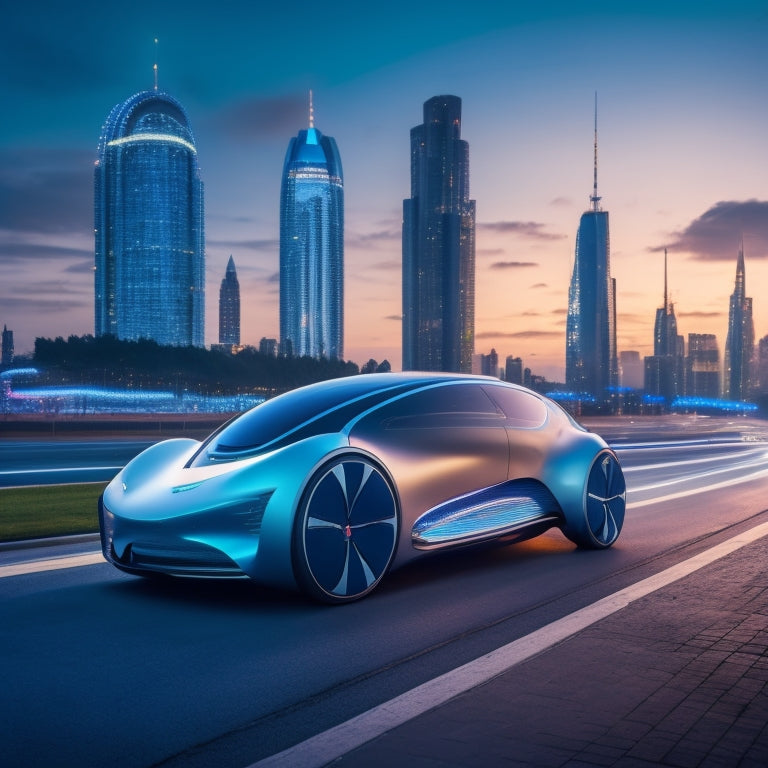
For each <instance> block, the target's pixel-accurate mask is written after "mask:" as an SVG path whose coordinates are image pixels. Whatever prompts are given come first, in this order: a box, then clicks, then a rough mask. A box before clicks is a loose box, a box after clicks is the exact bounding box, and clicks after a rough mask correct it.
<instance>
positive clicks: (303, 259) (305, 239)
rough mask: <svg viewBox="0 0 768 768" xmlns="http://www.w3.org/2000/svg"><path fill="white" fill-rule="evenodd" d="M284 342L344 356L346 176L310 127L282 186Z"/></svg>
mask: <svg viewBox="0 0 768 768" xmlns="http://www.w3.org/2000/svg"><path fill="white" fill-rule="evenodd" d="M280 346H281V349H282V350H283V351H284V352H288V351H290V353H291V354H294V355H299V356H310V357H317V358H320V357H326V358H329V359H338V360H340V359H342V357H343V354H344V180H343V173H342V169H341V157H340V156H339V150H338V148H337V147H336V142H335V141H334V140H333V139H332V138H331V137H330V136H324V135H323V134H322V133H320V131H319V130H317V128H315V117H314V104H313V102H312V91H310V92H309V127H308V128H307V129H306V130H301V131H299V133H298V136H295V137H294V138H292V139H291V141H290V143H289V144H288V151H287V152H286V155H285V163H284V165H283V177H282V186H281V191H280Z"/></svg>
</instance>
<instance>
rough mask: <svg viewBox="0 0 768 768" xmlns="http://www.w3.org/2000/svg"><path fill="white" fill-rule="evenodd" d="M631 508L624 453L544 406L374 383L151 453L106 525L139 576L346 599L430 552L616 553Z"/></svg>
mask: <svg viewBox="0 0 768 768" xmlns="http://www.w3.org/2000/svg"><path fill="white" fill-rule="evenodd" d="M624 502H625V485H624V479H623V475H622V473H621V468H620V466H619V463H618V460H617V459H616V456H615V454H614V453H613V452H612V451H611V450H610V448H608V446H607V445H606V444H605V443H604V441H603V440H602V439H601V438H600V437H599V436H597V435H595V434H592V433H590V432H587V431H586V430H584V429H583V428H582V427H580V426H579V425H578V424H577V423H576V422H575V421H574V420H573V419H572V418H571V417H570V416H569V415H568V414H567V413H566V412H565V411H564V410H562V409H561V408H560V407H559V406H558V405H556V404H555V403H553V402H552V401H550V400H548V399H547V398H545V397H543V396H541V395H538V394H536V393H534V392H531V391H530V390H527V389H524V388H522V387H517V386H515V385H511V384H505V383H503V382H500V381H498V380H496V379H490V378H486V377H475V376H461V375H453V374H408V373H403V374H372V375H366V376H356V377H350V378H347V379H337V380H334V381H330V382H323V383H321V384H315V385H311V386H309V387H304V388H301V389H298V390H294V391H293V392H290V393H287V394H286V395H282V396H280V397H278V398H275V399H273V400H271V401H267V402H266V403H264V404H262V405H259V406H257V407H256V408H254V409H252V410H251V411H248V412H246V413H245V414H242V415H241V416H239V417H236V418H235V419H234V420H233V421H232V422H230V423H228V424H227V425H224V427H222V428H221V429H220V430H218V431H217V432H215V433H214V434H213V435H212V436H211V437H209V438H208V439H207V440H206V441H204V442H203V443H200V442H198V441H195V440H189V439H178V440H168V441H165V442H161V443H158V444H156V445H154V446H152V447H150V448H149V449H147V450H146V451H144V452H143V453H142V454H140V455H139V456H137V457H136V458H135V459H134V460H133V461H131V462H130V463H129V464H128V465H127V466H126V467H125V468H124V469H123V470H122V471H121V472H120V473H119V474H118V475H117V476H116V477H115V478H114V480H113V481H112V482H111V483H110V484H109V486H108V487H107V488H106V490H105V492H104V494H103V497H102V500H101V501H100V521H101V531H102V547H103V551H104V555H105V557H106V559H107V560H109V561H110V562H112V563H113V564H115V565H116V566H117V567H119V568H121V569H123V570H125V571H128V572H130V573H136V574H140V575H154V574H172V575H186V576H216V577H242V576H248V577H250V578H252V579H254V580H255V581H257V582H260V583H263V584H269V585H275V586H278V587H287V588H296V587H297V586H298V587H299V588H301V589H302V590H303V591H305V592H307V593H308V594H310V595H311V596H313V597H316V598H318V599H321V600H325V601H327V602H345V601H348V600H353V599H357V598H358V597H362V596H363V595H365V594H367V593H368V592H369V591H370V590H371V589H373V588H374V587H375V586H376V585H377V584H378V583H379V581H380V580H381V578H382V577H383V576H384V574H385V573H386V571H388V570H389V569H391V568H395V567H398V566H401V565H403V564H404V563H407V562H408V561H410V560H412V559H413V558H415V557H419V556H422V555H424V554H426V553H428V552H430V551H435V550H444V549H447V548H450V547H458V546H467V545H469V544H474V543H478V542H484V541H490V540H500V541H510V542H511V541H516V540H522V539H525V538H530V537H531V536H535V535H538V534H539V533H541V532H543V531H544V530H546V529H548V528H551V527H553V526H558V527H560V528H561V529H562V530H563V532H564V533H565V535H566V536H568V537H569V538H570V539H572V540H573V541H574V542H576V543H577V544H579V545H581V546H585V547H592V548H605V547H608V546H610V545H612V544H613V542H614V541H615V540H616V538H617V537H618V535H619V533H620V531H621V527H622V524H623V518H624ZM337 508H338V509H337ZM326 510H328V511H327V513H326Z"/></svg>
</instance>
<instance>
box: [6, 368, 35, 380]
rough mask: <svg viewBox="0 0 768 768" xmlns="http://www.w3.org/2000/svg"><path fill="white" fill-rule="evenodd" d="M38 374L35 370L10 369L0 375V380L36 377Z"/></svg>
mask: <svg viewBox="0 0 768 768" xmlns="http://www.w3.org/2000/svg"><path fill="white" fill-rule="evenodd" d="M39 373H40V371H38V370H37V368H11V369H10V370H8V371H3V372H2V373H0V379H12V378H13V377H14V376H37V375H38V374H39Z"/></svg>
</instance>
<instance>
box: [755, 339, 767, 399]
mask: <svg viewBox="0 0 768 768" xmlns="http://www.w3.org/2000/svg"><path fill="white" fill-rule="evenodd" d="M757 387H758V391H760V392H761V393H763V394H766V393H768V336H763V338H762V339H760V342H759V344H758V352H757Z"/></svg>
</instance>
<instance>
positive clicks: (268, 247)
mask: <svg viewBox="0 0 768 768" xmlns="http://www.w3.org/2000/svg"><path fill="white" fill-rule="evenodd" d="M205 246H206V248H222V249H223V250H230V251H232V250H248V251H261V252H263V251H268V252H270V253H274V252H275V251H277V250H279V249H280V241H279V240H278V239H277V238H265V239H264V240H206V241H205Z"/></svg>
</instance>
